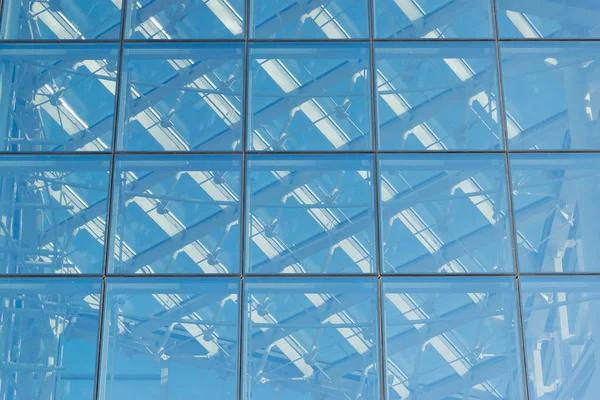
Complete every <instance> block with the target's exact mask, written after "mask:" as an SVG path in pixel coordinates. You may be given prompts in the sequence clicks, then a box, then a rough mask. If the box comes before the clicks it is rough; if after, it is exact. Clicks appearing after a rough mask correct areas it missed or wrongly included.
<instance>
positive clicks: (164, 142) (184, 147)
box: [119, 43, 244, 151]
mask: <svg viewBox="0 0 600 400" xmlns="http://www.w3.org/2000/svg"><path fill="white" fill-rule="evenodd" d="M243 50H244V46H243V44H241V43H240V44H187V43H181V44H168V45H167V44H165V43H160V44H127V45H126V47H125V53H124V59H123V63H124V68H125V70H126V75H124V76H123V77H122V78H121V79H122V80H123V79H126V80H127V81H126V82H122V84H121V104H120V106H121V113H120V117H121V118H120V121H119V122H120V129H119V135H121V136H120V138H119V146H120V148H122V149H123V150H132V151H160V150H170V151H189V150H203V151H219V150H240V149H241V138H242V123H241V113H242V88H243V62H244V57H243Z"/></svg>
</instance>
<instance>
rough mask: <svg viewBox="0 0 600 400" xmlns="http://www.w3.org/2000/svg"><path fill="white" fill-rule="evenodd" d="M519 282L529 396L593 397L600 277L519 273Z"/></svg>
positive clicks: (596, 382)
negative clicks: (556, 276)
mask: <svg viewBox="0 0 600 400" xmlns="http://www.w3.org/2000/svg"><path fill="white" fill-rule="evenodd" d="M520 282H521V304H522V307H523V330H524V333H525V354H526V355H527V375H528V383H529V398H530V399H544V400H546V399H547V400H555V399H556V400H559V399H578V400H592V399H595V398H597V397H598V391H599V390H600V388H599V387H598V385H599V384H600V381H599V380H598V379H596V377H597V374H598V367H597V362H596V361H595V359H596V351H597V349H598V341H600V336H599V334H600V330H599V329H600V325H599V323H600V321H599V317H600V316H599V315H598V311H597V310H598V307H600V300H599V299H600V279H599V278H598V277H597V276H593V277H592V276H586V277H582V276H579V277H575V276H565V277H560V278H551V277H522V278H520Z"/></svg>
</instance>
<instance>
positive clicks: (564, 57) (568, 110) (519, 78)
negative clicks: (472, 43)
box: [501, 42, 600, 150]
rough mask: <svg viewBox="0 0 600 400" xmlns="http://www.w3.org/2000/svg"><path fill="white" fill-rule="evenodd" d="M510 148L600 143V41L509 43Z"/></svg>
mask: <svg viewBox="0 0 600 400" xmlns="http://www.w3.org/2000/svg"><path fill="white" fill-rule="evenodd" d="M501 55H502V75H503V79H504V96H505V104H506V121H507V134H508V142H509V147H511V148H512V149H533V150H537V149H550V150H555V149H565V150H567V149H587V150H591V149H598V148H600V135H598V126H599V124H600V120H599V117H600V102H599V98H600V97H599V96H600V95H599V94H598V92H597V91H596V90H594V89H593V88H594V87H595V86H597V85H598V84H599V83H600V76H599V75H598V73H597V72H596V66H597V64H598V62H600V43H592V42H544V43H539V42H538V43H532V42H529V43H515V42H512V43H503V44H502V46H501Z"/></svg>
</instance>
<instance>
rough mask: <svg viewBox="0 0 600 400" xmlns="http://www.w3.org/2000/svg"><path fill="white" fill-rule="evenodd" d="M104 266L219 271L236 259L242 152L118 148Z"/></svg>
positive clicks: (235, 265) (134, 270)
mask: <svg viewBox="0 0 600 400" xmlns="http://www.w3.org/2000/svg"><path fill="white" fill-rule="evenodd" d="M116 163H117V164H116V166H115V182H114V188H113V191H114V196H115V197H114V199H113V208H112V215H113V220H112V224H111V227H112V228H113V229H111V231H112V232H111V244H112V247H111V248H112V249H114V250H113V257H111V260H110V263H109V267H108V270H109V272H110V273H119V274H160V273H169V274H178V273H192V274H204V273H212V274H220V273H235V272H238V271H239V269H240V267H239V264H240V256H239V251H240V233H239V219H240V170H241V157H240V156H216V155H191V156H181V155H179V156H171V155H166V156H156V155H155V156H151V155H139V156H118V157H117V161H116Z"/></svg>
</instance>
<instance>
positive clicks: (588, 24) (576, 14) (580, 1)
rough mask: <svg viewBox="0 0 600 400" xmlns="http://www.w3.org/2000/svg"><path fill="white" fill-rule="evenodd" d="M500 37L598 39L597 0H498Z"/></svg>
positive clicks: (599, 11)
mask: <svg viewBox="0 0 600 400" xmlns="http://www.w3.org/2000/svg"><path fill="white" fill-rule="evenodd" d="M496 7H497V9H498V30H499V34H500V37H501V38H529V39H542V38H598V37H600V3H598V2H597V1H595V0H527V1H521V0H496Z"/></svg>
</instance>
